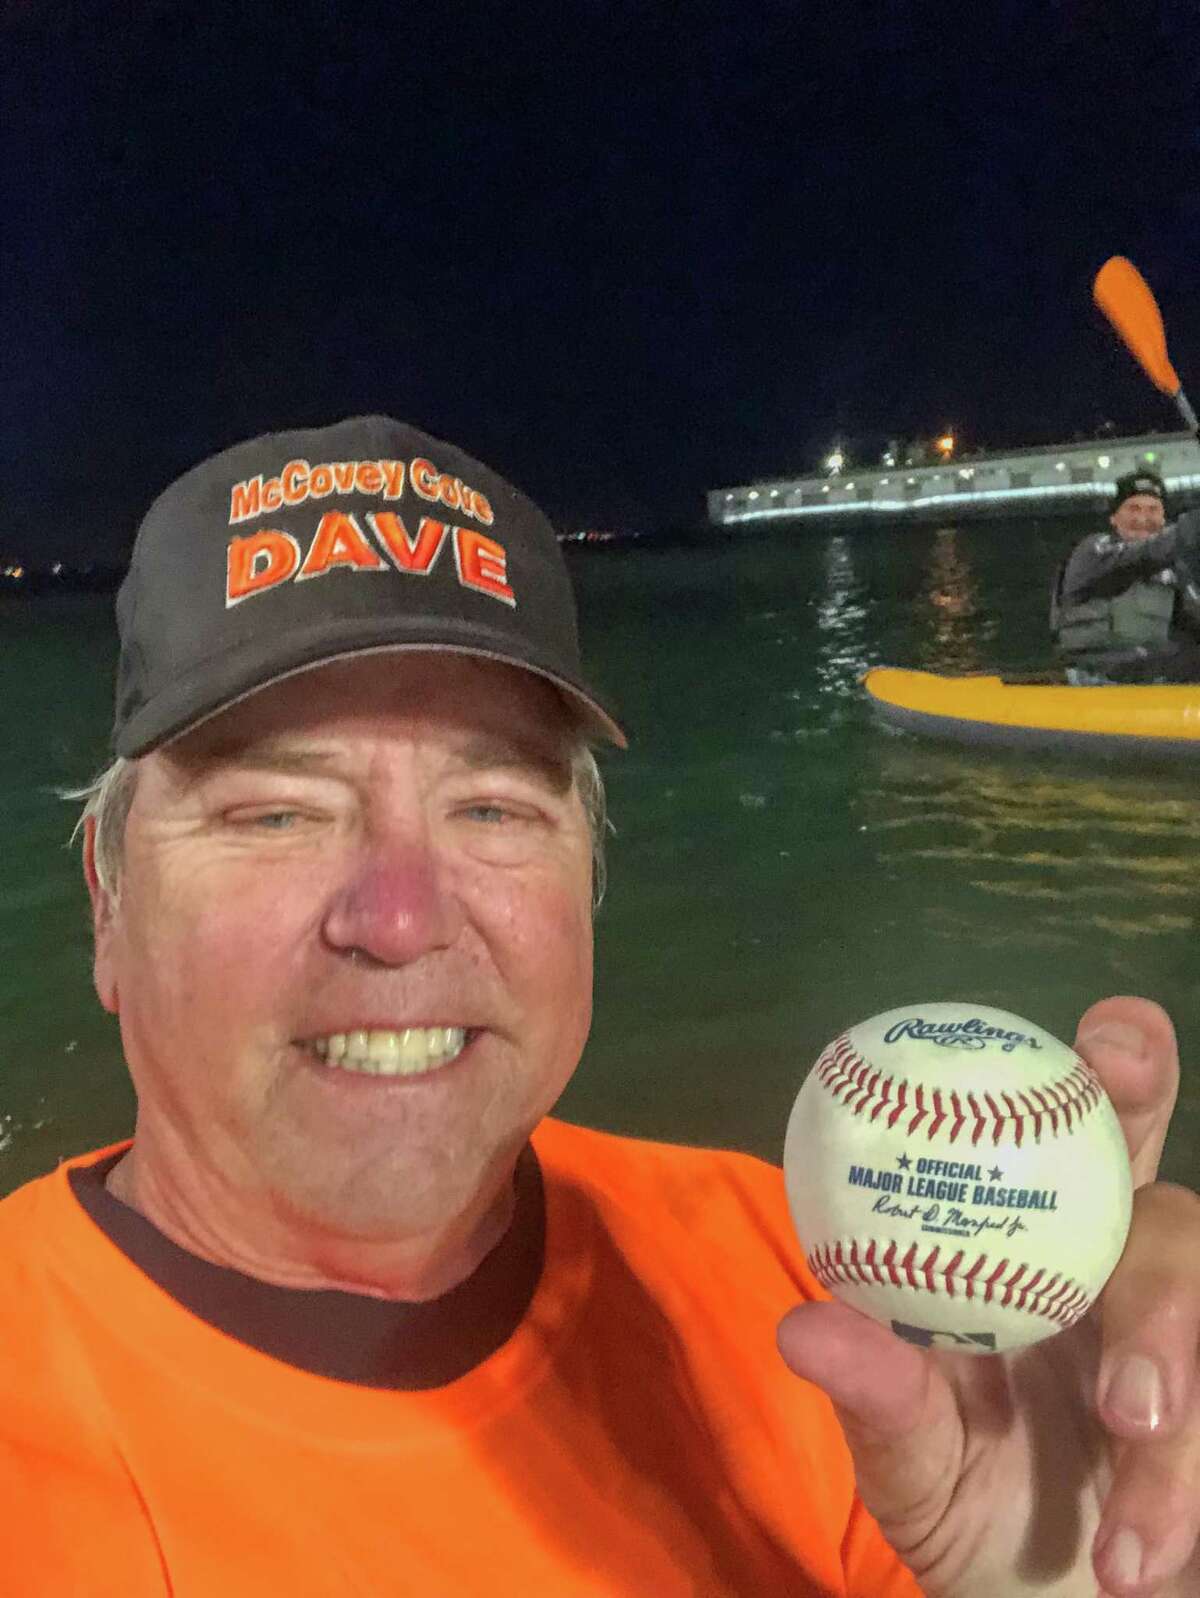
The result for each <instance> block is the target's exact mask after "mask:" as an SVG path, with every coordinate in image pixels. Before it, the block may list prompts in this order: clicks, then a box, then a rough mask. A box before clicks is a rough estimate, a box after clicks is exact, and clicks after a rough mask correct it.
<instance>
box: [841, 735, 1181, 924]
mask: <svg viewBox="0 0 1200 1598" xmlns="http://www.w3.org/2000/svg"><path fill="white" fill-rule="evenodd" d="M878 755H879V758H878V761H877V764H876V772H875V780H874V781H873V782H872V783H870V784H869V786H867V787H865V788H864V792H863V811H864V816H865V817H866V820H865V821H864V828H865V830H866V832H867V834H868V835H869V836H870V837H871V838H872V839H873V841H874V849H875V855H876V859H877V860H878V861H879V863H880V865H881V866H883V867H886V868H890V869H897V868H907V869H912V870H920V871H922V872H928V873H929V878H928V880H929V881H930V882H931V883H934V882H935V883H937V884H938V885H939V888H943V887H945V886H948V885H952V886H953V887H954V888H955V889H956V890H957V892H956V894H955V896H954V900H953V903H954V904H955V905H957V906H959V907H960V911H961V907H967V909H968V913H969V914H972V915H974V916H975V917H976V926H975V936H976V937H977V938H979V939H981V940H982V941H984V942H985V943H986V942H987V941H988V939H989V938H991V937H995V936H997V935H1002V936H1004V937H1007V936H1009V935H1010V934H1011V933H1012V932H1013V931H1014V930H1015V931H1017V932H1019V935H1020V937H1021V938H1022V939H1025V940H1027V941H1029V942H1037V943H1038V944H1040V945H1041V946H1042V947H1043V948H1051V947H1054V946H1056V945H1068V944H1069V945H1075V944H1077V942H1078V940H1079V939H1080V937H1081V936H1087V935H1090V934H1094V935H1095V936H1096V938H1097V940H1098V941H1097V947H1100V946H1101V941H1100V940H1102V939H1111V940H1117V942H1118V944H1120V943H1122V942H1124V941H1127V940H1131V939H1142V940H1146V939H1155V938H1161V937H1164V936H1167V935H1169V936H1172V937H1176V936H1178V935H1180V934H1191V933H1192V932H1193V931H1194V929H1195V924H1196V905H1195V901H1196V887H1195V884H1196V877H1197V868H1198V867H1200V795H1198V796H1196V797H1192V796H1191V795H1190V794H1189V793H1188V792H1187V791H1186V789H1184V788H1182V787H1181V786H1176V787H1174V788H1173V789H1172V790H1171V791H1170V792H1166V793H1164V792H1162V791H1160V789H1159V788H1158V787H1157V786H1155V784H1154V783H1153V782H1148V781H1147V779H1146V778H1145V777H1143V776H1139V775H1135V774H1134V773H1132V772H1128V771H1114V770H1111V769H1101V770H1100V771H1096V770H1094V769H1087V768H1082V769H1080V768H1076V767H1066V768H1065V769H1059V770H1053V769H1052V770H1046V769H1045V768H1044V767H1041V768H1039V767H1036V766H1031V765H1030V764H1029V763H1028V762H1027V761H1025V760H1023V759H1022V758H1021V757H1019V756H1014V757H1012V758H1011V759H1007V758H1004V757H999V756H997V757H992V758H988V757H979V756H974V755H972V754H971V753H969V752H966V751H958V750H955V751H953V752H950V751H942V750H939V749H938V748H936V747H930V746H927V745H924V744H920V743H918V742H917V741H916V740H915V739H914V740H909V739H896V738H889V737H887V736H884V735H881V737H880V741H879V745H878ZM988 899H1007V900H1016V901H1020V902H1021V904H1022V907H1023V908H1022V915H1021V920H1020V922H1019V924H1018V925H1017V927H1016V928H1014V927H1013V926H1012V925H1010V917H1011V912H1007V913H1005V914H1004V915H1000V914H999V913H998V912H997V913H995V914H993V913H990V912H989V911H988V907H987V900H988ZM972 901H974V903H973V905H972ZM926 915H927V918H928V920H929V924H930V925H931V926H938V925H941V927H942V930H943V932H944V934H945V935H953V929H954V927H955V926H957V925H958V923H959V920H960V914H951V915H949V916H947V915H946V914H945V895H944V894H942V893H939V894H937V895H931V896H930V898H929V902H928V905H927V910H926ZM1002 928H1003V932H1002V933H1001V929H1002Z"/></svg>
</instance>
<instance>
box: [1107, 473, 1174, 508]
mask: <svg viewBox="0 0 1200 1598" xmlns="http://www.w3.org/2000/svg"><path fill="white" fill-rule="evenodd" d="M1135 494H1153V495H1154V497H1155V499H1157V500H1161V501H1162V503H1163V505H1164V506H1165V505H1166V503H1167V485H1166V484H1165V483H1164V482H1163V480H1162V478H1161V477H1160V476H1159V475H1158V473H1157V472H1151V471H1147V470H1144V469H1143V470H1142V471H1138V472H1126V474H1125V476H1124V477H1118V478H1117V488H1116V493H1115V494H1114V495H1113V502H1112V509H1113V511H1118V510H1120V508H1121V506H1122V505H1123V504H1124V503H1125V501H1126V500H1127V499H1132V498H1133V496H1134V495H1135Z"/></svg>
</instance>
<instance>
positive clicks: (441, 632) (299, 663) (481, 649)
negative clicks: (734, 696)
mask: <svg viewBox="0 0 1200 1598" xmlns="http://www.w3.org/2000/svg"><path fill="white" fill-rule="evenodd" d="M453 631H454V629H453V624H452V623H450V624H448V623H447V620H446V618H440V619H439V622H438V624H437V625H436V626H435V627H429V628H427V629H423V628H422V627H421V625H420V624H419V623H418V624H415V625H414V626H412V627H411V628H406V629H403V634H402V636H397V626H396V618H395V617H390V618H388V619H387V622H386V626H381V627H379V628H375V629H372V628H370V627H364V625H363V621H362V618H356V619H355V620H354V621H353V622H352V623H349V624H347V622H346V621H345V620H344V619H342V620H341V623H340V625H336V624H335V625H334V626H332V627H331V626H326V627H325V628H322V629H320V630H319V632H318V633H317V634H310V635H308V636H307V637H301V638H298V639H297V640H296V641H295V646H294V648H293V649H292V650H291V651H289V652H288V655H287V656H286V657H284V658H282V659H281V658H280V656H279V651H278V647H277V645H276V647H275V648H273V649H272V655H273V657H274V659H273V662H272V668H271V670H270V671H269V672H268V673H266V674H265V675H261V676H260V675H259V673H258V670H257V669H256V667H259V666H260V664H261V663H260V661H259V660H258V650H257V648H255V649H254V650H253V651H249V650H244V649H243V650H233V651H230V652H228V653H227V654H226V655H225V657H224V658H223V659H222V660H221V661H212V660H209V661H206V662H205V663H204V664H203V666H202V667H201V668H199V669H197V670H196V671H194V672H192V673H190V674H188V675H187V676H185V677H183V678H182V679H177V680H176V681H174V682H173V683H172V684H171V687H170V690H169V691H168V692H165V693H161V694H158V695H156V696H155V698H153V699H152V700H150V701H149V702H148V703H147V704H145V705H143V706H142V707H141V709H140V710H138V711H137V712H136V713H135V714H134V715H133V716H131V717H130V718H129V720H128V721H127V722H126V723H125V725H124V726H123V727H122V728H121V730H120V732H119V734H118V735H117V737H116V740H115V748H116V752H117V754H118V755H123V756H124V757H126V758H127V759H136V758H137V757H139V756H141V755H145V754H149V753H150V752H151V751H152V750H155V749H159V748H162V747H163V746H164V745H165V744H169V743H172V742H173V741H174V740H175V739H177V738H181V737H183V735H184V734H185V733H188V732H191V731H193V730H194V729H195V728H196V727H199V726H200V725H202V723H204V722H206V721H210V720H212V718H213V717H214V716H219V715H220V714H221V713H222V712H223V711H225V710H228V709H230V708H231V707H232V706H233V705H237V704H241V703H242V702H243V701H244V700H246V699H250V698H252V697H253V696H254V695H255V694H259V693H262V692H263V690H264V689H266V688H270V687H272V686H273V685H274V684H276V683H280V682H283V681H285V680H286V679H287V678H289V677H295V676H298V675H300V674H301V673H302V672H306V671H315V670H317V669H318V668H319V667H321V666H326V665H330V664H331V663H332V662H334V661H337V660H346V659H349V658H350V657H352V656H356V655H379V654H393V653H399V652H416V651H418V650H420V651H422V652H438V651H444V652H445V653H447V654H456V655H472V656H475V657H477V658H479V659H481V660H494V661H497V662H499V663H501V664H503V665H509V666H516V667H518V668H519V669H520V670H523V671H529V672H532V673H533V674H534V675H535V676H537V677H541V678H543V679H544V680H545V681H546V682H549V683H551V684H553V686H554V687H555V688H557V689H558V690H559V692H560V693H561V694H562V696H563V698H564V700H565V702H566V704H567V705H568V707H569V708H570V709H571V710H573V711H575V712H576V713H577V714H578V717H579V723H580V727H581V729H582V730H583V731H584V732H585V734H586V736H587V737H588V739H589V741H592V742H597V743H611V744H614V745H615V746H616V747H617V748H618V749H626V748H628V746H629V740H628V738H627V737H626V735H625V732H624V729H623V728H622V727H621V725H620V723H619V722H618V721H617V719H616V717H615V716H614V715H613V714H612V712H611V711H610V710H608V709H607V708H606V706H605V705H604V704H603V703H602V702H601V701H600V699H599V698H598V697H597V696H596V695H595V694H594V693H593V692H592V690H591V689H590V688H588V686H587V685H586V684H585V683H583V682H581V681H579V680H577V679H575V678H573V677H568V676H565V675H564V674H563V673H562V671H560V670H558V669H556V667H554V666H553V665H551V664H549V663H548V662H545V661H541V660H539V659H538V658H537V656H536V654H535V653H534V652H533V651H532V650H529V651H520V650H516V649H514V648H513V646H512V641H511V639H509V638H507V637H505V636H504V635H502V634H497V635H495V636H494V638H493V637H489V636H488V635H487V634H486V632H485V630H484V629H482V628H480V627H479V626H478V625H477V624H476V625H472V626H470V627H464V628H463V629H462V632H463V636H462V637H459V638H456V637H454V636H453ZM385 633H386V636H384V634H385ZM351 634H352V635H353V636H351Z"/></svg>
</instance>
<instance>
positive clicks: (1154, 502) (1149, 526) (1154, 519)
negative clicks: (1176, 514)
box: [1109, 494, 1166, 541]
mask: <svg viewBox="0 0 1200 1598" xmlns="http://www.w3.org/2000/svg"><path fill="white" fill-rule="evenodd" d="M1109 520H1110V521H1111V522H1112V524H1113V526H1114V527H1115V528H1116V530H1117V532H1118V533H1120V535H1121V537H1122V538H1127V539H1129V540H1131V541H1135V540H1137V539H1139V538H1151V537H1153V535H1154V534H1155V533H1161V532H1162V530H1163V527H1164V526H1165V524H1166V515H1165V512H1164V511H1163V502H1162V500H1161V499H1159V497H1158V495H1157V494H1130V496H1129V498H1128V499H1126V500H1122V501H1121V503H1120V505H1118V506H1117V508H1116V510H1115V511H1114V512H1113V513H1112V515H1111V516H1110V517H1109Z"/></svg>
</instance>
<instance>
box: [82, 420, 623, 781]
mask: <svg viewBox="0 0 1200 1598" xmlns="http://www.w3.org/2000/svg"><path fill="white" fill-rule="evenodd" d="M117 625H118V630H119V633H120V639H121V652H120V659H119V662H118V666H117V694H116V719H115V722H114V726H113V746H114V748H115V750H116V752H117V753H118V754H119V755H125V756H127V757H131V758H132V757H135V756H138V755H144V754H147V753H148V752H149V751H150V750H152V749H156V748H158V747H159V746H160V745H162V744H165V743H168V742H169V741H170V740H171V739H173V738H177V737H179V736H180V734H182V733H184V732H187V731H188V730H189V729H190V728H192V727H195V726H196V725H197V724H198V723H199V722H202V721H205V720H207V718H208V717H210V716H213V715H215V714H216V713H217V712H218V711H220V710H224V709H226V708H227V707H228V706H229V705H232V704H234V703H236V702H237V701H238V700H240V699H244V698H246V697H247V696H248V695H250V694H252V693H255V692H257V691H258V690H259V689H261V688H265V687H267V686H268V685H269V684H270V683H274V682H278V681H279V680H280V679H281V678H283V677H288V676H291V675H293V674H294V673H296V672H300V671H305V670H307V669H309V668H311V667H314V666H318V665H323V664H325V663H326V662H327V661H331V660H337V659H339V658H342V657H344V656H347V655H357V654H362V653H365V652H368V651H377V650H395V649H446V650H451V651H455V652H457V653H461V654H468V655H478V656H482V657H484V658H485V659H489V660H499V661H506V662H508V663H510V664H511V665H514V666H520V667H523V668H525V669H526V670H527V671H532V672H535V673H536V674H537V675H538V676H541V677H544V678H546V679H547V680H548V681H549V682H551V683H553V684H554V686H555V687H556V688H558V689H559V690H560V692H561V693H562V695H563V697H564V699H565V700H566V701H567V703H568V704H569V705H570V707H571V708H572V709H574V710H575V711H576V712H577V713H578V714H579V717H580V721H581V724H582V726H583V728H584V730H585V731H586V732H587V734H588V735H589V736H591V737H593V738H595V739H597V740H601V741H607V742H610V743H614V744H616V745H618V747H620V748H624V747H625V744H626V738H625V734H624V732H623V731H622V729H621V727H620V726H619V724H618V723H617V721H616V719H615V717H614V715H613V713H612V712H611V711H610V710H609V709H608V708H607V707H606V706H605V705H604V704H603V703H602V701H601V700H600V698H599V697H598V696H597V695H596V694H595V693H594V692H593V691H592V689H591V688H590V687H589V686H588V685H587V683H586V682H585V681H584V677H583V668H582V665H581V662H580V656H579V635H578V627H577V623H576V616H575V600H574V596H573V594H572V591H571V581H570V578H569V576H568V574H567V568H566V563H565V561H564V559H563V555H562V551H561V549H560V548H559V544H558V539H557V537H556V536H555V533H554V529H553V528H552V527H551V525H550V523H549V521H548V520H547V519H546V517H545V516H544V515H543V514H542V512H541V511H540V510H539V509H538V508H537V506H536V505H534V504H533V502H532V501H531V500H529V499H527V498H526V497H525V495H523V494H521V493H519V492H518V491H517V490H516V489H515V488H513V487H512V485H511V484H509V483H507V482H505V480H504V479H503V478H502V477H500V476H498V475H497V473H495V472H494V471H492V470H491V469H490V468H489V467H487V466H484V465H482V464H481V463H480V462H479V461H476V460H472V459H471V457H470V456H469V455H466V454H464V452H463V451H462V450H460V449H458V448H456V447H455V446H454V445H453V444H448V443H444V442H442V441H441V440H440V439H435V438H431V437H430V436H429V435H428V434H427V433H423V432H421V431H420V430H419V429H418V428H415V427H411V426H409V425H408V424H406V423H404V422H397V421H393V420H392V419H391V418H390V417H387V416H355V417H351V418H349V419H348V420H346V421H342V422H336V423H334V424H333V425H332V426H331V427H322V428H312V429H306V430H302V431H297V432H287V433H267V434H264V435H263V436H262V437H260V438H253V439H250V440H248V441H247V442H246V443H243V444H235V445H234V446H233V448H231V449H227V450H224V451H223V452H222V453H221V454H219V455H214V456H212V457H211V458H210V459H208V460H206V461H202V462H201V463H200V465H198V466H195V467H193V468H192V470H191V471H189V472H186V473H185V474H184V476H182V477H181V478H179V479H178V481H176V482H174V483H172V484H171V486H170V487H169V488H167V489H166V490H165V491H164V492H163V493H162V494H160V495H159V497H158V499H156V500H155V502H154V504H153V505H152V506H151V507H150V510H149V511H148V512H147V514H146V517H145V520H144V521H143V522H142V524H141V526H140V528H139V529H138V534H137V539H136V541H135V543H134V547H133V556H132V559H131V562H130V566H129V571H128V574H127V575H126V577H125V580H124V582H123V583H122V584H121V588H120V592H119V593H118V595H117Z"/></svg>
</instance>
